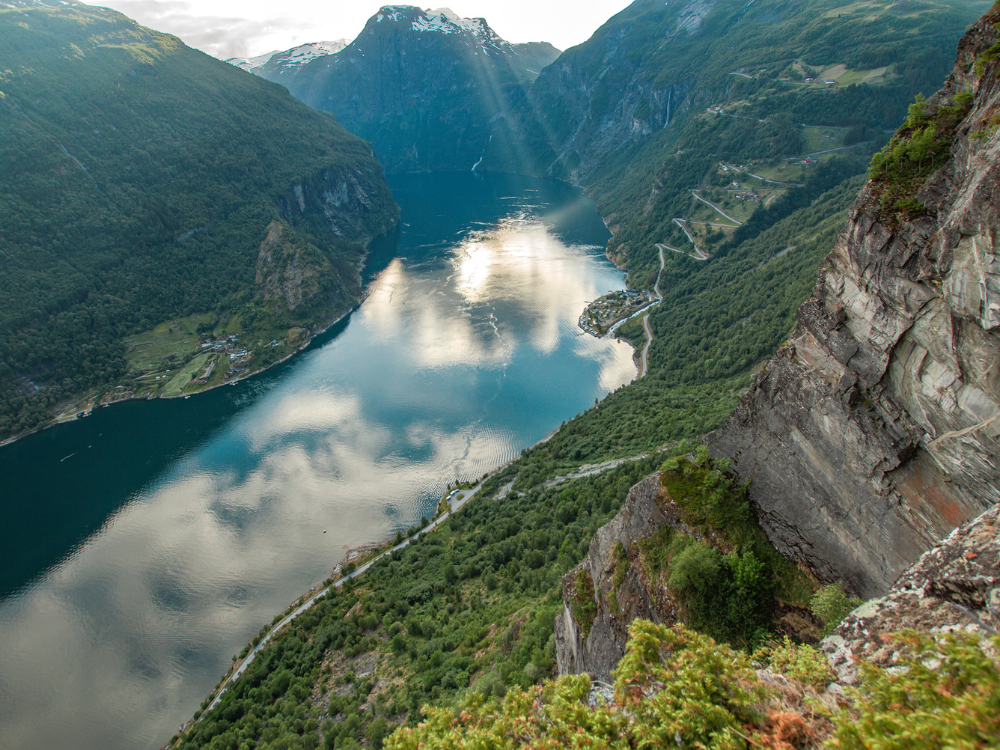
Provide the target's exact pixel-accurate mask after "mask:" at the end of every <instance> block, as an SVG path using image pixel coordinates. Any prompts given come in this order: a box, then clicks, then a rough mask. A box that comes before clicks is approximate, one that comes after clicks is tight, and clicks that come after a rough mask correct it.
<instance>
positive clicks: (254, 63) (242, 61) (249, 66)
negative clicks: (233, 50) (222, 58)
mask: <svg viewBox="0 0 1000 750" xmlns="http://www.w3.org/2000/svg"><path fill="white" fill-rule="evenodd" d="M276 54H278V50H271V51H270V52H268V53H266V54H263V55H257V57H230V58H229V59H228V60H226V62H227V63H229V64H230V65H235V66H236V67H237V68H242V69H243V70H245V71H247V72H249V73H252V72H253V71H255V70H256V69H257V68H259V67H260V66H261V65H263V64H264V63H266V62H267V61H268V60H270V59H271V57H272V56H273V55H276Z"/></svg>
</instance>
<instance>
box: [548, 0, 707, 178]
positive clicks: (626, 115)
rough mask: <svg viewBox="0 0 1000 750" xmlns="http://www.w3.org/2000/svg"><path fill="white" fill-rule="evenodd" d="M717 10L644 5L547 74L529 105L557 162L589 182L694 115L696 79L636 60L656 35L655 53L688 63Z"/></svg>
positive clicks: (702, 2) (642, 0) (686, 4)
mask: <svg viewBox="0 0 1000 750" xmlns="http://www.w3.org/2000/svg"><path fill="white" fill-rule="evenodd" d="M715 5H716V2H715V0H680V1H676V0H674V1H668V2H666V3H664V2H661V1H658V2H652V1H651V0H637V2H634V3H632V5H630V6H629V7H628V8H627V9H626V10H624V11H622V12H621V13H620V14H619V15H618V16H616V17H615V18H613V19H611V21H609V22H608V23H607V24H605V25H604V26H603V27H601V28H600V29H599V30H598V31H597V32H596V33H595V34H594V36H593V37H591V38H590V39H589V40H588V41H587V42H586V44H584V45H581V46H579V47H575V48H573V49H572V50H569V51H567V52H566V53H565V54H563V55H561V56H560V57H559V59H558V60H557V61H556V62H555V63H553V64H552V65H550V66H549V67H548V68H546V69H545V70H544V71H542V73H541V75H540V76H539V77H538V80H537V81H536V82H535V84H534V85H533V86H532V89H531V94H530V98H531V100H532V102H533V103H534V107H533V111H535V112H537V113H538V115H539V116H540V117H541V118H543V119H544V120H546V130H547V131H548V132H549V133H550V134H551V135H550V145H551V147H552V148H553V150H554V153H553V154H552V156H553V157H554V158H555V159H556V160H557V161H560V162H562V163H563V164H565V165H566V166H567V167H568V168H569V169H570V170H571V171H572V172H573V173H574V174H576V175H577V176H579V177H581V178H586V177H587V176H588V175H590V174H591V172H593V170H594V169H595V168H596V167H597V166H598V165H599V163H600V161H601V160H602V159H603V158H604V157H605V156H606V155H607V154H608V153H610V152H612V151H614V150H616V149H618V148H620V147H622V146H623V145H627V144H629V143H637V142H639V141H642V140H644V139H645V138H647V137H648V136H650V135H651V134H653V133H655V132H657V131H660V130H662V129H663V128H665V127H666V126H667V125H668V124H669V123H670V122H671V120H672V119H673V117H674V116H675V115H676V114H677V113H678V112H680V111H682V110H687V109H688V108H690V107H691V105H692V102H691V101H690V100H689V98H688V94H689V92H690V90H691V87H692V85H693V82H694V81H695V79H696V73H695V71H694V70H692V69H691V68H690V67H689V68H688V69H685V70H671V71H670V74H668V75H663V73H664V72H665V71H664V66H663V65H662V64H661V61H659V60H656V61H655V62H651V61H650V60H649V59H647V58H648V57H649V55H648V54H642V55H637V54H636V48H637V47H639V46H641V45H642V43H643V42H645V41H646V40H645V37H646V35H647V33H648V30H649V29H650V28H655V29H657V30H658V31H659V32H660V33H659V34H657V37H658V38H659V43H658V45H657V46H656V48H655V49H656V52H660V50H662V49H664V48H666V49H670V48H675V50H676V55H677V56H678V57H681V56H683V55H684V53H686V52H688V51H689V50H688V49H687V48H686V47H687V45H685V44H684V42H685V40H687V39H689V38H690V37H692V36H694V35H695V34H696V33H697V32H698V31H699V29H700V28H701V25H702V22H703V21H704V19H705V17H706V16H707V15H708V14H709V13H710V12H711V11H712V10H713V8H714V7H715ZM650 51H651V50H650Z"/></svg>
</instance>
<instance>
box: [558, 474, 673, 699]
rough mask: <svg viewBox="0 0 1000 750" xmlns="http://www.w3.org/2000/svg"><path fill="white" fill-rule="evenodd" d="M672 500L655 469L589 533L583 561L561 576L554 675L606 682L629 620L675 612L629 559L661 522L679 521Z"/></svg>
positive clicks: (621, 649) (663, 591)
mask: <svg viewBox="0 0 1000 750" xmlns="http://www.w3.org/2000/svg"><path fill="white" fill-rule="evenodd" d="M672 505H673V504H672V503H671V502H670V500H669V498H667V497H666V495H665V493H664V492H663V488H662V486H661V484H660V475H659V474H654V475H653V476H651V477H648V478H647V479H644V480H643V481H641V482H640V483H639V484H637V485H635V486H634V487H633V488H632V489H631V490H630V491H629V493H628V498H627V499H626V500H625V505H624V506H623V507H622V510H621V512H619V513H618V515H617V516H615V517H614V518H613V519H612V520H611V522H610V523H608V524H606V525H605V526H602V527H601V528H600V529H599V530H598V531H597V533H596V534H595V535H594V538H593V540H592V541H591V542H590V553H589V554H588V555H587V557H586V558H585V559H584V560H583V562H581V563H580V564H579V565H578V566H577V567H575V568H574V569H573V570H571V571H570V572H569V573H567V574H566V575H565V576H564V577H563V602H564V608H563V612H562V613H561V614H560V615H559V616H558V617H557V618H556V626H555V628H556V631H555V632H556V658H557V662H558V666H559V674H572V673H578V672H588V673H591V674H593V675H595V676H596V677H597V678H598V679H600V680H604V681H606V682H607V681H610V679H611V678H610V675H611V670H612V669H614V668H615V666H617V664H618V662H619V660H620V659H621V658H622V656H623V655H624V653H625V643H626V641H627V640H628V625H629V623H630V622H631V621H632V620H634V619H635V618H637V617H644V618H646V619H648V620H652V621H653V622H656V623H660V622H663V620H664V616H665V615H666V616H668V617H669V615H670V613H674V614H676V611H675V608H674V607H672V606H671V605H670V602H669V596H668V593H667V591H666V588H665V587H664V586H662V585H659V586H658V585H656V584H657V583H658V581H653V580H650V578H649V576H648V575H647V574H646V572H645V571H644V569H643V566H642V564H641V563H640V564H637V565H633V564H631V562H632V561H634V560H636V559H637V558H638V557H639V556H640V552H641V550H640V542H641V541H644V540H646V539H648V538H649V537H651V536H652V535H653V534H654V533H655V532H656V531H657V530H658V529H660V528H661V527H662V526H664V525H671V526H674V525H678V526H680V525H682V523H683V522H681V521H680V517H679V513H678V512H677V508H676V506H673V508H672V507H671V506H672ZM619 569H621V570H622V571H623V573H621V574H619V573H618V570H619Z"/></svg>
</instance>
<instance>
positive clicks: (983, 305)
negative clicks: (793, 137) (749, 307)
mask: <svg viewBox="0 0 1000 750" xmlns="http://www.w3.org/2000/svg"><path fill="white" fill-rule="evenodd" d="M998 21H1000V11H997V10H996V9H993V10H991V11H990V12H989V13H987V15H986V16H984V17H983V19H981V20H980V21H979V22H978V23H976V24H975V25H974V26H972V27H971V28H970V30H969V31H968V33H967V34H966V35H965V37H964V38H963V40H962V42H961V44H960V46H959V51H958V60H957V63H956V66H955V69H954V72H953V73H952V74H951V76H950V77H949V79H948V81H947V83H946V85H945V86H944V88H943V89H942V90H941V91H940V92H938V93H937V94H936V95H935V96H934V97H932V98H931V99H930V100H929V101H928V102H927V103H926V106H925V108H924V113H923V114H922V115H921V117H923V119H924V120H927V121H929V122H931V123H932V124H933V123H935V122H940V121H942V119H941V118H942V117H943V115H944V114H946V113H954V112H959V113H960V114H959V117H960V121H958V123H957V125H954V127H953V129H949V131H948V132H949V133H952V132H953V136H952V137H951V142H950V144H949V145H950V157H949V158H948V159H947V162H946V163H945V164H944V166H942V167H941V168H940V169H938V170H937V171H935V172H934V173H933V174H931V175H930V176H929V177H928V178H927V179H926V180H925V181H923V182H922V184H921V183H916V184H913V185H912V188H915V189H916V190H915V192H914V193H913V195H912V196H911V197H909V198H904V199H902V201H895V202H892V201H887V200H884V198H885V197H886V195H888V193H887V188H886V184H885V180H882V181H879V180H874V181H871V182H869V184H868V185H867V186H866V187H865V189H864V191H863V192H862V194H861V195H860V197H859V198H858V200H857V201H856V203H855V204H854V206H853V208H852V210H851V211H850V215H849V220H848V223H847V226H845V228H844V229H843V231H842V232H841V234H840V236H839V238H838V240H837V242H836V245H835V247H834V249H833V251H832V252H831V253H830V255H829V256H828V257H827V259H826V261H825V262H824V263H823V265H822V268H821V270H820V274H819V282H818V284H817V285H816V287H815V290H814V292H813V296H812V298H811V299H809V300H808V301H807V302H806V303H805V304H804V305H803V306H802V307H801V308H800V310H799V312H798V325H797V327H796V328H795V331H794V333H792V335H791V337H790V338H789V340H788V342H787V343H786V344H785V345H784V346H783V347H782V348H781V350H780V351H779V352H778V353H777V354H776V355H775V356H774V357H773V359H772V360H771V361H770V362H768V363H767V365H766V366H765V367H764V368H763V369H762V370H761V371H760V373H759V374H758V376H757V378H756V380H755V382H754V383H753V385H752V387H751V389H750V391H749V393H748V394H747V395H746V396H745V397H744V398H743V400H742V401H741V403H740V405H739V407H738V408H737V409H736V410H735V411H734V412H733V414H732V415H731V416H730V417H729V418H728V419H727V421H726V422H725V423H724V424H723V425H722V426H721V427H720V428H719V429H718V430H717V431H716V432H715V433H713V434H712V435H711V436H710V438H709V441H708V442H709V448H710V451H711V452H712V454H713V455H714V456H725V457H731V458H732V459H733V464H732V467H733V469H734V470H735V471H736V472H737V473H738V474H739V475H740V476H741V477H743V478H746V479H750V480H752V482H751V484H750V495H751V499H752V502H753V504H754V506H755V507H756V509H757V510H758V512H759V518H760V522H761V524H762V526H763V527H764V529H765V531H766V532H767V533H768V535H769V537H770V538H771V540H772V541H773V542H774V544H775V545H776V546H777V547H778V548H779V549H780V550H781V551H782V552H784V553H786V554H788V555H790V556H792V557H793V558H795V559H798V560H800V561H802V562H804V563H806V564H808V565H809V567H810V568H812V570H814V571H815V572H816V573H817V574H818V575H819V576H820V577H821V578H823V579H825V580H836V579H842V580H844V581H845V582H846V583H847V584H848V587H849V588H851V589H853V590H854V591H855V592H857V593H860V594H862V595H864V596H866V597H871V596H876V595H880V594H883V593H885V591H886V590H887V589H888V588H889V586H890V584H892V582H893V581H894V580H895V579H896V578H897V577H898V576H899V575H900V574H901V573H902V572H903V571H904V570H905V569H906V568H907V567H909V566H910V565H911V564H912V563H913V562H914V561H915V560H916V559H917V558H918V557H919V556H920V555H921V553H923V552H924V551H925V550H926V549H928V548H929V547H931V546H932V545H933V544H935V543H936V542H937V540H939V539H941V538H942V537H943V536H945V535H946V534H948V533H949V532H950V531H951V530H952V529H954V528H955V527H956V526H957V525H958V524H961V523H963V522H964V521H967V520H968V519H970V518H973V517H975V516H977V515H979V514H980V513H982V512H983V511H984V510H986V509H988V508H990V507H991V506H992V505H994V504H995V503H996V502H997V501H998V500H1000V470H998V459H997V448H998V437H1000V336H998V335H997V334H998V325H1000V258H998V255H997V252H998V249H997V243H998V241H1000V238H998V234H997V229H998V226H1000V201H998V191H1000V160H998V156H1000V134H998V132H997V126H998V124H1000V117H998V116H997V114H996V113H997V112H998V111H1000V80H998V72H1000V65H998V63H997V62H996V60H995V59H994V58H995V57H996V54H997V53H996V48H995V45H996V44H997V41H998V33H997V30H996V28H995V27H994V24H995V23H996V22H998ZM963 92H966V93H963ZM967 94H971V95H972V99H971V107H970V106H969V104H968V103H967V102H968V97H967ZM911 119H913V118H912V117H911ZM917 119H920V118H917ZM939 130H940V129H939ZM920 133H923V134H924V135H926V134H927V131H925V130H921V131H920ZM936 135H937V136H938V137H940V135H941V133H940V132H937V133H936ZM915 136H916V133H915V132H902V131H901V133H900V135H898V136H897V141H896V143H899V142H902V141H905V140H906V139H907V138H909V139H912V138H913V137H915ZM927 137H928V138H933V137H935V132H931V133H930V135H929V136H927ZM904 145H905V144H904ZM911 192H913V191H912V190H911Z"/></svg>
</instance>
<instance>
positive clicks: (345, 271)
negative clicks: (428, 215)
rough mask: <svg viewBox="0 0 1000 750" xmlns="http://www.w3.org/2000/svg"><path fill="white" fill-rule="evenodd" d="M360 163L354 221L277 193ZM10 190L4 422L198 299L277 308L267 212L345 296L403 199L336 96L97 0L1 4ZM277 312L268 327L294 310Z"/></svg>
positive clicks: (1, 322)
mask: <svg viewBox="0 0 1000 750" xmlns="http://www.w3.org/2000/svg"><path fill="white" fill-rule="evenodd" d="M348 172H350V173H352V174H356V175H357V177H358V181H359V182H360V184H362V185H363V186H364V188H365V190H366V191H367V192H368V195H367V201H368V203H369V205H370V207H371V208H370V209H367V208H366V209H364V210H357V211H355V212H354V213H353V215H352V214H351V213H350V212H345V213H344V215H343V217H342V225H341V226H338V227H336V229H337V230H338V232H339V235H340V236H339V237H338V236H337V235H335V234H334V232H333V229H334V227H331V226H329V225H328V226H326V227H323V226H321V225H319V224H318V223H315V222H310V221H308V220H306V219H305V218H304V217H302V216H298V215H291V214H290V212H288V211H283V210H282V208H281V205H282V200H283V199H285V201H286V203H290V202H291V201H290V200H289V198H290V196H291V195H292V191H293V188H294V186H295V185H297V184H300V183H302V182H303V181H307V182H308V181H309V180H311V179H320V178H323V179H331V180H335V179H337V178H338V177H342V176H344V175H346V174H347V173H348ZM0 207H2V210H0V262H2V264H3V273H4V281H5V283H4V284H3V287H2V289H0V439H2V438H3V437H6V436H8V435H11V434H16V433H19V432H22V431H24V430H27V429H31V428H32V427H35V426H36V425H38V424H40V423H43V422H44V421H46V420H47V419H48V418H49V417H50V416H51V413H52V410H53V407H55V406H56V405H57V404H59V403H60V402H63V401H64V400H67V399H71V398H72V397H77V396H80V395H82V394H84V393H85V392H87V391H88V389H91V388H98V387H106V386H107V385H108V384H110V383H112V382H114V381H116V380H117V379H119V378H121V377H123V376H125V375H126V374H127V370H128V366H127V362H126V356H125V355H126V351H125V345H124V343H123V341H124V338H125V337H126V336H127V335H129V334H132V333H138V332H141V331H145V330H148V329H151V328H153V327H154V326H156V325H158V324H160V323H163V322H164V321H167V320H170V319H172V318H175V317H183V316H189V315H192V314H195V313H198V314H207V316H208V320H209V321H218V322H219V323H220V324H221V325H222V326H225V324H227V323H228V322H229V321H230V319H231V318H232V317H233V316H237V317H238V318H241V319H242V322H241V323H240V324H239V325H240V327H239V330H243V329H246V330H247V331H252V330H253V328H254V325H255V322H256V321H255V318H259V317H261V316H263V317H265V318H266V317H267V315H268V313H273V312H274V308H273V306H271V305H268V304H265V303H264V301H263V300H262V299H261V298H260V295H259V294H258V293H257V292H256V291H255V264H256V262H257V259H258V250H259V248H260V247H261V244H262V242H263V241H264V239H265V237H266V235H267V232H268V227H269V225H270V224H271V223H272V222H275V221H277V222H284V223H285V225H286V226H287V227H288V228H289V230H293V231H291V234H293V235H294V236H295V237H297V238H298V239H297V240H296V242H298V243H299V244H304V245H308V246H311V247H313V248H318V252H321V254H322V255H323V256H325V257H326V258H327V261H328V262H327V264H326V266H327V267H328V269H329V270H328V272H327V276H328V277H329V278H328V280H330V279H332V281H331V283H330V286H331V288H334V289H335V290H336V294H334V295H333V296H338V295H339V298H340V306H341V307H347V306H349V305H350V304H351V301H352V300H353V299H354V298H356V296H357V295H358V294H359V292H360V288H359V278H358V275H357V269H358V266H359V265H360V261H361V258H362V253H363V243H364V242H365V241H367V240H368V239H370V238H371V237H372V236H374V235H376V234H378V233H380V232H381V231H383V230H384V229H386V228H387V227H388V226H390V225H391V223H392V222H393V221H394V219H395V211H396V208H395V204H394V201H393V200H392V196H391V194H390V192H389V190H388V187H387V185H386V184H385V181H384V178H383V175H382V170H381V167H380V166H379V164H378V163H377V162H376V161H375V160H374V159H373V158H372V156H371V153H370V149H369V147H368V145H367V144H365V143H364V142H363V141H361V140H360V139H358V138H356V137H354V136H352V135H350V134H349V133H347V131H345V130H344V129H343V128H341V127H340V126H339V125H337V124H336V123H335V122H334V121H333V119H332V118H330V117H329V116H327V115H324V114H321V113H318V112H313V111H311V110H309V109H308V108H307V107H305V106H304V105H302V104H300V103H298V102H297V101H295V100H294V99H293V98H292V97H291V96H289V95H288V93H287V91H285V90H284V89H283V88H281V87H279V86H275V85H273V84H270V83H267V82H265V81H262V80H259V79H256V78H252V77H250V76H247V75H245V74H243V73H242V72H240V71H238V70H236V69H234V68H232V67H231V66H229V65H226V64H224V63H221V62H219V61H217V60H214V59H212V58H210V57H208V56H207V55H204V54H202V53H200V52H197V51H195V50H192V49H190V48H188V47H186V46H185V45H183V44H182V43H181V42H180V41H179V40H177V39H176V38H174V37H171V36H167V35H164V34H159V33H157V32H153V31H150V30H148V29H145V28H143V27H141V26H139V25H138V24H136V23H134V22H133V21H131V20H129V19H127V18H125V17H124V16H122V15H120V14H118V13H114V12H112V11H108V10H106V9H101V8H88V7H86V6H74V7H67V8H59V9H51V8H44V7H32V8H28V9H23V10H19V9H0ZM292 224H294V225H295V226H294V228H293V227H292ZM331 299H332V297H331ZM330 313H331V314H332V311H330ZM278 317H279V319H269V320H265V321H264V323H265V325H264V326H263V327H265V328H268V329H269V330H270V329H271V328H280V327H282V325H283V326H284V327H286V328H287V327H288V326H289V325H291V324H292V323H293V322H295V321H292V320H283V319H280V317H281V316H278ZM315 322H318V320H317V321H315ZM213 328H214V326H213V325H209V324H206V326H205V329H206V330H205V333H206V334H210V333H211V332H212V331H213Z"/></svg>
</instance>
